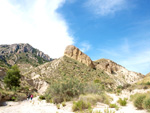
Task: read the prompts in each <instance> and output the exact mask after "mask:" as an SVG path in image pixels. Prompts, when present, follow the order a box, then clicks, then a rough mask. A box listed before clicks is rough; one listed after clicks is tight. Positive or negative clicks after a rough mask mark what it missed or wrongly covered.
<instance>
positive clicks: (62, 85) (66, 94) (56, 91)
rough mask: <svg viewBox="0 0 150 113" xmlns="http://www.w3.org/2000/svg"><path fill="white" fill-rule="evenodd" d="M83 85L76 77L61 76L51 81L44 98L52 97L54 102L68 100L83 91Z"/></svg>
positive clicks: (48, 99)
mask: <svg viewBox="0 0 150 113" xmlns="http://www.w3.org/2000/svg"><path fill="white" fill-rule="evenodd" d="M83 85H84V84H82V83H81V82H80V81H79V80H78V79H77V78H75V77H73V76H70V77H67V76H63V77H62V78H60V79H57V81H53V82H52V83H51V85H50V87H49V88H48V90H47V92H46V100H47V101H50V99H53V102H54V103H61V102H63V101H65V100H66V101H68V100H70V99H71V98H72V97H75V96H78V95H80V94H81V93H83Z"/></svg>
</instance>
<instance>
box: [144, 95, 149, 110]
mask: <svg viewBox="0 0 150 113" xmlns="http://www.w3.org/2000/svg"><path fill="white" fill-rule="evenodd" d="M143 108H144V109H150V97H147V98H145V99H144V101H143Z"/></svg>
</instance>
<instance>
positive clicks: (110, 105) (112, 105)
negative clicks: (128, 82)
mask: <svg viewBox="0 0 150 113" xmlns="http://www.w3.org/2000/svg"><path fill="white" fill-rule="evenodd" d="M116 106H117V105H116V104H109V107H110V108H115V107H116Z"/></svg>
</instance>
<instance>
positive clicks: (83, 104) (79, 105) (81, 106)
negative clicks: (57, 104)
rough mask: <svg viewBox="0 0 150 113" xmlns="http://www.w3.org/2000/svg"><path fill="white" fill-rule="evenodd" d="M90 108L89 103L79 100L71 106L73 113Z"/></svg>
mask: <svg viewBox="0 0 150 113" xmlns="http://www.w3.org/2000/svg"><path fill="white" fill-rule="evenodd" d="M90 108H91V104H90V103H86V102H84V101H82V100H79V101H78V102H74V103H73V106H72V110H73V111H78V110H80V111H82V110H83V109H90Z"/></svg>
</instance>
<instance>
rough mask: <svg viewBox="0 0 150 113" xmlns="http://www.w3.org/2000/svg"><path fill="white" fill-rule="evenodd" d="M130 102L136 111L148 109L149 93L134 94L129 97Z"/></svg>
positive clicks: (149, 103) (149, 104)
mask: <svg viewBox="0 0 150 113" xmlns="http://www.w3.org/2000/svg"><path fill="white" fill-rule="evenodd" d="M131 101H133V103H134V106H135V107H137V108H138V109H147V110H149V109H150V93H149V92H148V93H136V94H134V95H131Z"/></svg>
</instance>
